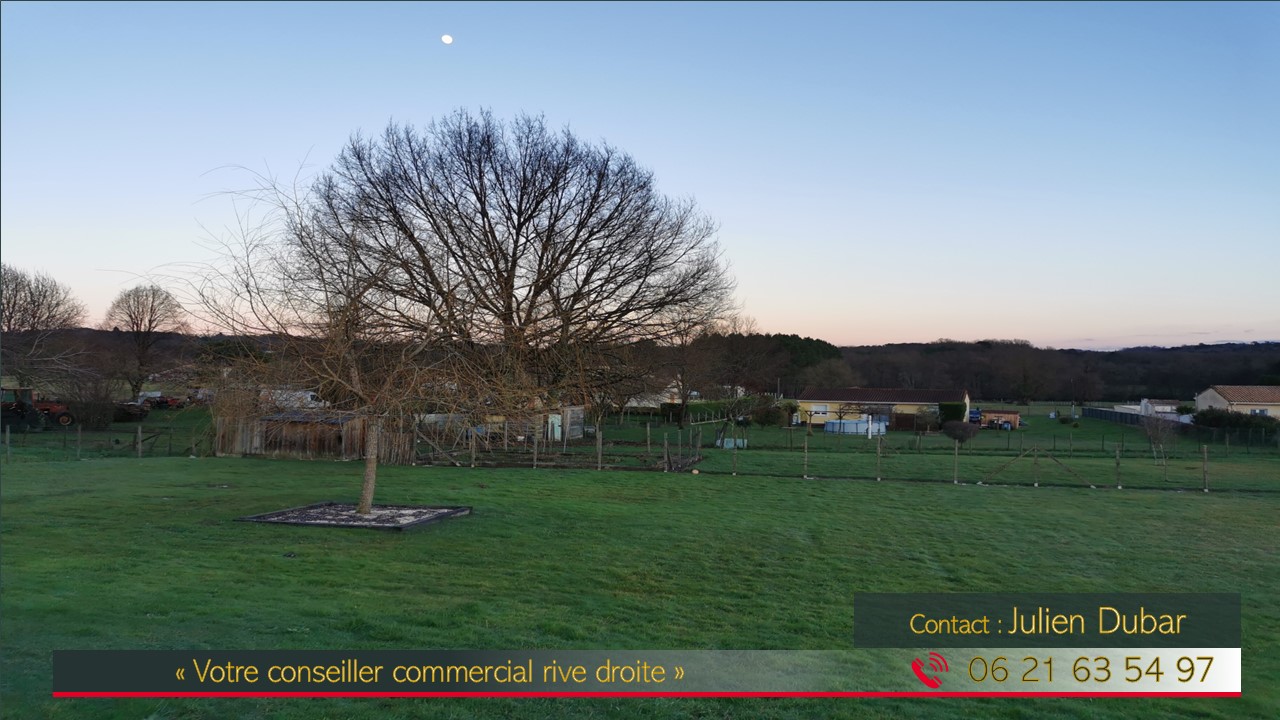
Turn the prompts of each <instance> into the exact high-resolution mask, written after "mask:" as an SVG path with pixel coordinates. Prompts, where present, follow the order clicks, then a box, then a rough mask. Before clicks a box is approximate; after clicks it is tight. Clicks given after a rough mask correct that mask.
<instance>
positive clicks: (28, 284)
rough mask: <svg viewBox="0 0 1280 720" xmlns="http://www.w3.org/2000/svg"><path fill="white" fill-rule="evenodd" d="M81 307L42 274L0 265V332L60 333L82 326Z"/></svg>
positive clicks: (67, 290) (55, 283) (51, 279)
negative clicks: (44, 331) (55, 331)
mask: <svg viewBox="0 0 1280 720" xmlns="http://www.w3.org/2000/svg"><path fill="white" fill-rule="evenodd" d="M84 315H85V312H84V304H83V303H81V302H80V301H78V300H76V299H75V297H74V296H72V294H71V289H70V288H68V287H66V286H65V285H63V284H61V283H59V282H58V281H57V280H54V279H53V278H52V277H50V276H49V275H46V274H45V273H35V274H30V273H27V272H26V271H24V270H20V269H18V268H15V267H13V266H11V265H8V264H4V265H0V331H3V332H5V333H16V332H31V331H42V330H62V329H65V328H72V327H76V326H78V325H80V324H81V323H83V322H84Z"/></svg>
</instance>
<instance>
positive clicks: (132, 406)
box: [111, 402, 149, 422]
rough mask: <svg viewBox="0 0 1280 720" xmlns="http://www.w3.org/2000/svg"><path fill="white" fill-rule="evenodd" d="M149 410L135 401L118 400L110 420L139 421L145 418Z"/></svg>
mask: <svg viewBox="0 0 1280 720" xmlns="http://www.w3.org/2000/svg"><path fill="white" fill-rule="evenodd" d="M148 414H149V411H148V410H147V406H146V405H143V404H142V403H136V402H118V403H116V407H115V412H114V413H112V416H111V422H139V421H141V420H145V419H146V417H147V415H148Z"/></svg>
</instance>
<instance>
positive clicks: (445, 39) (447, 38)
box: [440, 35, 453, 45]
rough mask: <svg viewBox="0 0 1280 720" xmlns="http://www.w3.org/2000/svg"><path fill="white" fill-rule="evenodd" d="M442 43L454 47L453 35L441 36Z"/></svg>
mask: <svg viewBox="0 0 1280 720" xmlns="http://www.w3.org/2000/svg"><path fill="white" fill-rule="evenodd" d="M440 42H442V43H444V44H445V45H452V44H453V36H452V35H441V36H440Z"/></svg>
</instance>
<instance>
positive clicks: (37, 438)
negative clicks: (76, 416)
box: [3, 422, 213, 463]
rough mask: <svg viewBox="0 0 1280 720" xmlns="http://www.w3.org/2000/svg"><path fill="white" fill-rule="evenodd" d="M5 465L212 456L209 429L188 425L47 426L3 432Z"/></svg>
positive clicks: (5, 429)
mask: <svg viewBox="0 0 1280 720" xmlns="http://www.w3.org/2000/svg"><path fill="white" fill-rule="evenodd" d="M3 442H4V454H3V458H4V461H5V462H6V463H11V462H56V461H64V460H90V459H95V458H125V457H132V458H153V457H189V456H192V455H194V456H197V457H205V456H208V455H212V454H213V444H212V433H211V428H210V426H209V425H208V424H207V423H205V424H203V425H195V424H190V423H181V424H180V423H172V424H170V423H164V424H161V423H155V422H152V423H146V422H144V423H139V424H126V423H115V424H113V425H111V426H110V427H109V428H107V429H103V430H86V429H84V427H83V426H80V425H71V426H62V425H51V426H47V427H45V428H43V429H40V430H38V431H30V430H28V431H20V432H14V431H13V428H12V427H5V428H4V431H3Z"/></svg>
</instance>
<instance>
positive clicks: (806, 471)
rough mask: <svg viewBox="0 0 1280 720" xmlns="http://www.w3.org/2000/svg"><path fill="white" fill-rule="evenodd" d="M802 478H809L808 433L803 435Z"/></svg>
mask: <svg viewBox="0 0 1280 720" xmlns="http://www.w3.org/2000/svg"><path fill="white" fill-rule="evenodd" d="M804 479H805V480H808V479H809V435H808V434H807V433H806V434H805V436H804Z"/></svg>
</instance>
